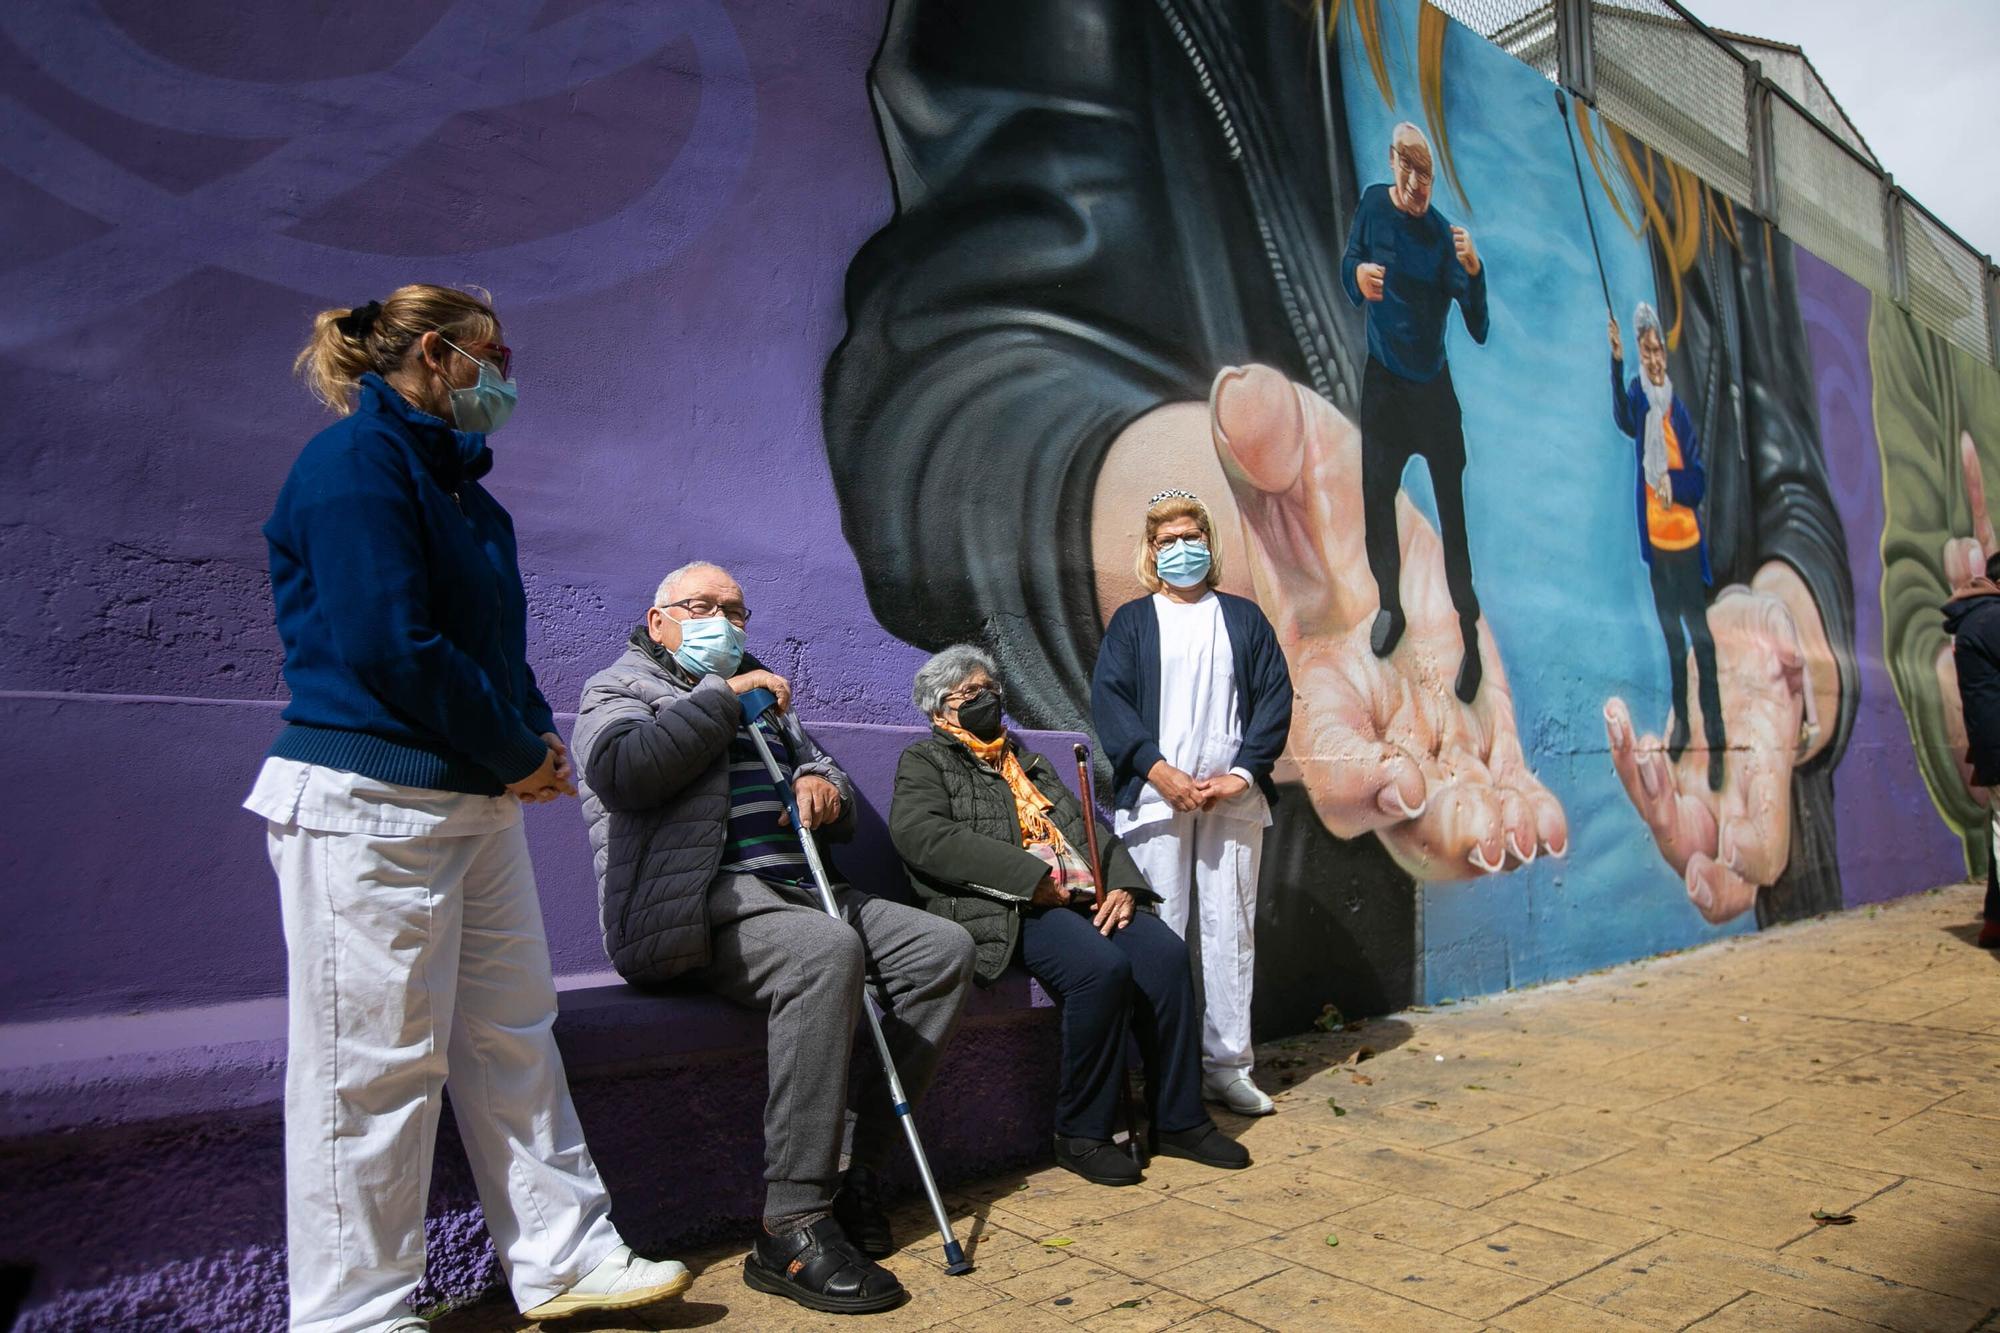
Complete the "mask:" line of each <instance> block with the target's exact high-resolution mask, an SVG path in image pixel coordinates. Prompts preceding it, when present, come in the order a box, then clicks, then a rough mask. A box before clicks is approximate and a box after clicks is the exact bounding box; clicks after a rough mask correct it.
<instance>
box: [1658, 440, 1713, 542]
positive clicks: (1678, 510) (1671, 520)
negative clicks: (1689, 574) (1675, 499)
mask: <svg viewBox="0 0 2000 1333" xmlns="http://www.w3.org/2000/svg"><path fill="white" fill-rule="evenodd" d="M1660 425H1661V426H1662V427H1663V428H1664V429H1665V431H1666V436H1667V468H1668V470H1669V471H1678V470H1679V469H1680V466H1681V442H1680V438H1679V437H1678V436H1676V435H1675V434H1674V420H1673V417H1672V416H1669V417H1668V418H1667V419H1666V420H1665V421H1662V422H1661V423H1660ZM1646 535H1647V537H1648V538H1650V539H1651V540H1652V543H1653V549H1654V550H1656V551H1686V550H1691V549H1692V548H1694V547H1695V546H1697V545H1699V544H1700V542H1701V520H1699V519H1697V518H1696V517H1695V516H1694V510H1693V509H1691V508H1689V507H1688V506H1687V505H1684V504H1671V505H1663V504H1661V503H1660V496H1659V492H1657V491H1655V490H1654V489H1653V488H1652V487H1651V486H1648V487H1647V488H1646Z"/></svg>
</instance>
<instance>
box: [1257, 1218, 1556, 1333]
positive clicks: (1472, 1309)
mask: <svg viewBox="0 0 2000 1333" xmlns="http://www.w3.org/2000/svg"><path fill="white" fill-rule="evenodd" d="M1263 1249H1264V1251H1265V1252H1266V1253H1267V1254H1272V1255H1276V1256H1277V1257H1278V1258H1280V1259H1284V1260H1286V1261H1288V1262H1290V1263H1293V1264H1296V1265H1298V1266H1300V1267H1304V1268H1312V1269H1317V1270H1318V1271H1319V1272H1322V1273H1327V1274H1330V1275H1332V1276H1334V1277H1341V1278H1346V1279H1347V1280H1349V1281H1351V1282H1359V1283H1361V1284H1363V1285H1364V1286H1369V1287H1373V1288H1375V1289H1376V1290H1377V1291H1380V1292H1384V1293H1387V1294H1389V1295H1393V1296H1397V1297H1400V1298H1402V1299H1404V1300H1408V1301H1415V1302H1417V1303H1418V1304H1420V1305H1428V1306H1430V1307H1431V1308H1432V1309H1434V1310H1443V1311H1445V1312H1447V1313H1449V1314H1454V1315H1458V1316H1459V1317H1461V1318H1464V1319H1484V1318H1486V1317H1488V1316H1490V1315H1494V1314H1498V1313H1499V1312H1500V1311H1502V1310H1504V1309H1506V1308H1507V1307H1508V1306H1510V1305H1514V1304H1517V1303H1518V1302H1520V1301H1524V1300H1527V1299H1528V1298H1529V1297H1531V1296H1534V1295H1536V1294H1538V1293H1539V1292H1541V1291H1543V1290H1545V1289H1546V1287H1547V1285H1548V1284H1547V1283H1543V1282H1536V1281H1532V1280H1530V1279H1527V1278H1523V1277H1518V1276H1516V1275H1514V1274H1511V1273H1502V1272H1500V1271H1499V1270H1497V1269H1491V1268H1486V1267H1484V1266H1482V1265H1479V1264H1469V1263H1466V1262H1465V1261H1464V1260H1462V1259H1453V1258H1449V1257H1447V1256H1445V1255H1441V1254H1432V1253H1430V1252H1429V1251H1426V1250H1419V1249H1414V1248H1412V1247H1411V1246H1408V1245H1398V1244H1396V1243H1395V1242H1394V1241H1387V1240H1376V1239H1375V1238H1374V1237H1373V1236H1370V1235H1366V1234H1362V1233H1358V1232H1357V1233H1349V1234H1346V1235H1342V1236H1340V1244H1339V1245H1337V1246H1331V1245H1328V1244H1327V1243H1326V1234H1325V1231H1324V1228H1322V1227H1318V1226H1314V1227H1305V1228H1301V1229H1300V1230H1298V1231H1293V1232H1288V1233H1286V1234H1285V1235H1284V1236H1282V1237H1279V1238H1278V1239H1276V1240H1273V1241H1270V1242H1267V1243H1266V1244H1265V1245H1264V1246H1263Z"/></svg>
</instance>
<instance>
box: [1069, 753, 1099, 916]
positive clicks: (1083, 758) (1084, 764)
mask: <svg viewBox="0 0 2000 1333" xmlns="http://www.w3.org/2000/svg"><path fill="white" fill-rule="evenodd" d="M1074 748H1075V750H1076V792H1077V795H1078V796H1081V797H1082V798H1083V836H1084V840H1085V841H1086V842H1088V843H1089V844H1090V882H1091V883H1092V884H1093V885H1095V886H1096V889H1097V901H1099V902H1100V903H1101V902H1103V901H1104V899H1105V897H1106V896H1107V895H1106V894H1105V892H1104V866H1103V864H1102V863H1101V862H1099V861H1098V859H1097V796H1096V794H1095V793H1094V792H1093V791H1092V790H1091V786H1090V748H1089V747H1088V746H1086V745H1084V744H1083V743H1082V742H1081V741H1079V742H1077V744H1076V746H1075V747H1074Z"/></svg>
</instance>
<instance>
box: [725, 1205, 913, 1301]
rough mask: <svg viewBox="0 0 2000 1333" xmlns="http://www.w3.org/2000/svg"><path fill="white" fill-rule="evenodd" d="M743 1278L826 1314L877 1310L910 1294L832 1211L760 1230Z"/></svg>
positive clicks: (744, 1261) (754, 1286) (745, 1265)
mask: <svg viewBox="0 0 2000 1333" xmlns="http://www.w3.org/2000/svg"><path fill="white" fill-rule="evenodd" d="M743 1281H744V1284H745V1285H746V1286H749V1287H751V1288H753V1289H754V1290H757V1291H762V1292H767V1293H769V1294H770V1295H773V1296H783V1297H784V1298H785V1299H787V1300H791V1301H797V1302H798V1303H799V1304H800V1305H803V1306H805V1307H806V1308H807V1309H808V1310H819V1311H822V1312H824V1313H826V1314H874V1313H876V1312H877V1311H879V1310H887V1309H889V1308H891V1307H892V1306H896V1305H900V1304H902V1302H903V1299H904V1297H905V1296H906V1295H907V1294H908V1293H906V1292H905V1291H904V1290H903V1284H902V1283H901V1282H900V1281H898V1280H897V1278H896V1275H895V1274H894V1273H891V1272H890V1271H889V1270H888V1269H886V1268H884V1267H882V1266H881V1265H880V1264H878V1263H873V1262H871V1261H870V1260H869V1259H868V1258H867V1256H865V1255H863V1254H862V1253H861V1251H859V1250H857V1249H855V1248H854V1246H853V1244H852V1243H851V1242H850V1241H849V1240H848V1239H847V1236H846V1235H845V1233H843V1232H842V1231H841V1229H840V1223H838V1222H836V1221H834V1220H833V1218H832V1217H830V1216H829V1217H822V1218H821V1219H820V1220H819V1221H817V1222H814V1223H813V1224H812V1225H811V1226H809V1227H802V1228H800V1229H799V1230H797V1231H793V1232H788V1233H787V1234H785V1235H783V1236H772V1235H769V1234H765V1235H760V1236H758V1237H757V1243H756V1245H754V1246H752V1247H751V1250H750V1253H749V1254H748V1255H746V1256H745V1257H744V1259H743Z"/></svg>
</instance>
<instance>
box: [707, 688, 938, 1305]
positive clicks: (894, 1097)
mask: <svg viewBox="0 0 2000 1333" xmlns="http://www.w3.org/2000/svg"><path fill="white" fill-rule="evenodd" d="M739 702H740V703H741V704H742V705H743V723H744V730H746V731H748V732H749V733H750V740H751V743H752V744H754V745H756V747H757V756H758V758H760V759H762V760H763V761H764V771H765V772H767V773H769V774H770V775H771V785H772V786H773V787H776V788H777V790H778V795H779V797H780V798H781V799H782V800H783V801H784V803H785V811H786V813H787V814H789V815H790V816H791V818H792V831H793V832H795V833H797V834H798V835H799V846H800V847H802V848H804V849H805V854H806V864H807V865H808V866H809V867H811V869H812V877H813V885H814V887H815V888H817V889H818V890H819V905H820V906H821V907H823V908H825V909H826V914H827V915H828V916H830V917H832V918H833V919H834V920H836V921H845V920H846V919H847V918H846V917H844V916H842V915H841V914H840V904H839V903H837V902H835V901H834V898H833V882H832V880H831V879H829V878H828V876H827V873H826V863H825V862H823V861H821V860H820V856H819V845H818V844H817V843H816V842H815V841H814V840H813V836H812V833H811V831H810V830H808V829H807V828H806V824H805V820H803V819H801V818H800V817H799V802H798V797H797V796H796V795H795V794H794V793H793V791H792V784H791V782H790V781H788V780H787V779H786V777H785V773H784V770H783V769H781V768H779V767H778V761H777V759H776V758H775V757H774V756H773V755H772V754H771V747H770V745H769V744H768V743H767V742H766V741H765V740H764V733H763V732H761V731H759V730H758V729H757V725H756V724H757V719H758V718H760V717H762V716H763V715H764V713H765V711H766V710H767V709H769V708H770V707H771V706H772V705H773V704H775V703H777V702H778V696H777V695H775V694H773V693H771V691H769V690H765V689H756V690H750V691H747V692H746V693H744V695H743V696H742V698H741V699H740V700H739ZM861 998H862V1001H863V1012H864V1013H865V1014H866V1016H867V1018H868V1033H869V1035H870V1036H872V1037H873V1038H874V1039H875V1054H876V1056H877V1057H878V1058H879V1059H880V1060H881V1061H882V1073H883V1075H884V1076H885V1077H886V1078H887V1080H888V1083H889V1101H890V1104H891V1105H893V1106H894V1107H895V1108H896V1119H897V1121H898V1122H899V1123H900V1124H901V1125H902V1126H903V1137H904V1138H906V1139H908V1140H909V1141H910V1156H911V1157H913V1158H915V1159H916V1163H917V1177H918V1179H920V1180H921V1181H923V1185H924V1197H925V1198H926V1199H928V1200H929V1201H930V1205H931V1217H932V1218H933V1219H934V1220H935V1221H936V1222H937V1229H938V1235H940V1236H942V1237H943V1238H944V1271H945V1272H947V1273H949V1274H951V1275H952V1276H953V1277H958V1276H960V1275H961V1274H965V1273H970V1272H971V1271H972V1263H971V1261H970V1260H968V1259H967V1258H966V1257H965V1251H964V1249H962V1248H961V1247H960V1246H959V1243H958V1237H957V1236H954V1235H953V1234H952V1231H951V1218H950V1217H949V1216H948V1215H947V1214H946V1213H945V1210H944V1200H943V1199H941V1198H939V1197H938V1187H937V1180H936V1178H935V1177H933V1176H932V1175H931V1164H930V1159H929V1158H927V1157H925V1156H924V1143H923V1140H922V1139H920V1138H918V1137H917V1120H916V1116H915V1115H914V1114H912V1112H911V1110H910V1099H909V1098H908V1097H906V1096H904V1095H903V1080H902V1079H901V1078H899V1077H898V1076H897V1074H896V1061H895V1057H893V1056H891V1055H890V1054H889V1042H888V1039H887V1038H885V1037H884V1036H883V1035H882V1012H881V1009H880V1007H879V1006H878V1005H877V1004H876V1003H875V996H874V994H873V993H872V992H870V991H869V990H868V988H867V986H866V984H864V985H863V986H862V988H861Z"/></svg>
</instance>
